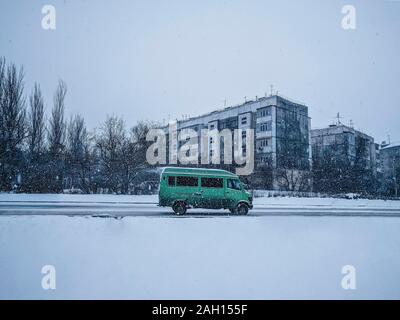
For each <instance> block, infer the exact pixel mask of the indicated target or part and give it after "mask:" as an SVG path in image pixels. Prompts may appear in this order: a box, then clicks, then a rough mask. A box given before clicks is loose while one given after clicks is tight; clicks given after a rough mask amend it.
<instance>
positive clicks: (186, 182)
mask: <svg viewBox="0 0 400 320" xmlns="http://www.w3.org/2000/svg"><path fill="white" fill-rule="evenodd" d="M198 184H199V179H198V178H197V177H176V185H177V186H178V187H197V186H198Z"/></svg>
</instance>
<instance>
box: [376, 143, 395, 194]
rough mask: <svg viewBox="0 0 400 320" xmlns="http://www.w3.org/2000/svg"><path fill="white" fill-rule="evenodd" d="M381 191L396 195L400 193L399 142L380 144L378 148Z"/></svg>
mask: <svg viewBox="0 0 400 320" xmlns="http://www.w3.org/2000/svg"><path fill="white" fill-rule="evenodd" d="M380 168H381V171H382V182H383V183H382V187H383V192H384V193H385V194H387V195H391V196H395V197H398V196H399V195H400V191H399V190H400V143H392V144H388V145H384V146H382V148H381V149H380Z"/></svg>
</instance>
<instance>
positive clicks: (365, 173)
mask: <svg viewBox="0 0 400 320" xmlns="http://www.w3.org/2000/svg"><path fill="white" fill-rule="evenodd" d="M311 144H312V155H313V178H314V179H313V181H314V191H327V192H356V191H365V188H366V187H370V186H371V179H373V177H374V176H375V175H376V169H377V166H376V154H377V153H376V145H375V143H374V138H372V137H371V136H369V135H367V134H365V133H362V132H360V131H358V130H355V129H354V128H352V127H349V126H346V125H343V124H341V123H338V124H334V125H330V126H329V127H327V128H323V129H314V130H311Z"/></svg>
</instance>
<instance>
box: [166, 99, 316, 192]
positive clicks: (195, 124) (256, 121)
mask: <svg viewBox="0 0 400 320" xmlns="http://www.w3.org/2000/svg"><path fill="white" fill-rule="evenodd" d="M176 126H177V131H176V132H177V133H176V136H175V135H174V136H173V137H172V139H173V141H175V140H176V139H177V136H179V133H180V132H182V131H185V130H187V129H192V130H194V131H195V132H197V133H198V134H199V135H200V132H201V130H202V129H208V130H213V129H217V130H218V131H219V132H222V131H223V130H224V129H229V130H230V131H231V132H232V134H233V131H234V130H235V129H242V130H243V131H242V143H243V150H247V149H246V131H244V130H246V129H252V130H253V131H252V132H254V146H253V148H252V150H253V152H254V154H253V156H254V162H255V165H254V171H253V173H252V174H251V175H250V176H247V177H244V179H245V180H246V182H247V183H249V184H251V185H252V187H255V188H265V189H274V190H309V189H310V186H311V180H310V170H311V163H312V162H311V145H310V128H311V120H310V118H309V116H308V107H307V106H306V105H303V104H299V103H295V102H292V101H290V100H289V99H286V98H283V97H281V96H278V95H274V96H269V97H263V98H259V99H256V100H254V101H247V102H245V103H243V104H241V105H237V106H233V107H228V108H225V109H222V110H217V111H214V112H211V113H207V114H204V115H202V116H198V117H193V118H189V119H185V120H181V121H177V123H176ZM170 139H171V137H170V136H169V135H167V141H168V143H167V145H169V146H170V147H171V145H170V143H169V140H170ZM232 139H233V138H232ZM177 141H178V142H177V144H178V147H179V146H180V145H181V144H182V143H184V142H185V141H179V140H177ZM215 142H216V141H214V140H213V139H212V138H210V139H209V140H208V141H207V143H208V144H209V148H208V149H209V152H210V156H212V155H213V152H214V151H215V150H214V149H213V145H214V144H215ZM198 143H199V146H200V148H201V143H202V141H201V139H199V141H198ZM217 145H219V149H220V160H221V161H220V164H212V165H211V166H212V167H218V168H224V169H228V170H231V171H233V170H232V169H233V166H232V165H226V164H225V163H224V150H225V149H224V139H223V138H222V137H221V141H220V143H219V144H217ZM174 147H175V146H174ZM167 155H169V157H168V160H167V162H168V163H171V160H176V159H171V155H170V153H169V152H168V151H167ZM172 162H174V161H172Z"/></svg>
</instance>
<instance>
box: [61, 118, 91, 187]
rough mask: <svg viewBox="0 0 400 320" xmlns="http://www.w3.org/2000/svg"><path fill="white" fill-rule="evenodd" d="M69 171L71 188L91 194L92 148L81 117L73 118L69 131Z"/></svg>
mask: <svg viewBox="0 0 400 320" xmlns="http://www.w3.org/2000/svg"><path fill="white" fill-rule="evenodd" d="M66 145H67V152H66V154H67V171H68V175H69V177H68V178H69V182H70V185H69V187H70V188H75V187H77V188H79V189H81V190H82V191H84V192H86V193H89V192H90V191H91V190H90V179H91V174H90V171H91V162H92V150H91V149H92V146H91V139H90V137H89V134H88V132H87V129H86V125H85V120H84V119H83V117H81V116H80V115H75V116H74V117H72V118H71V120H70V122H69V125H68V131H67V144H66Z"/></svg>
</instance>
